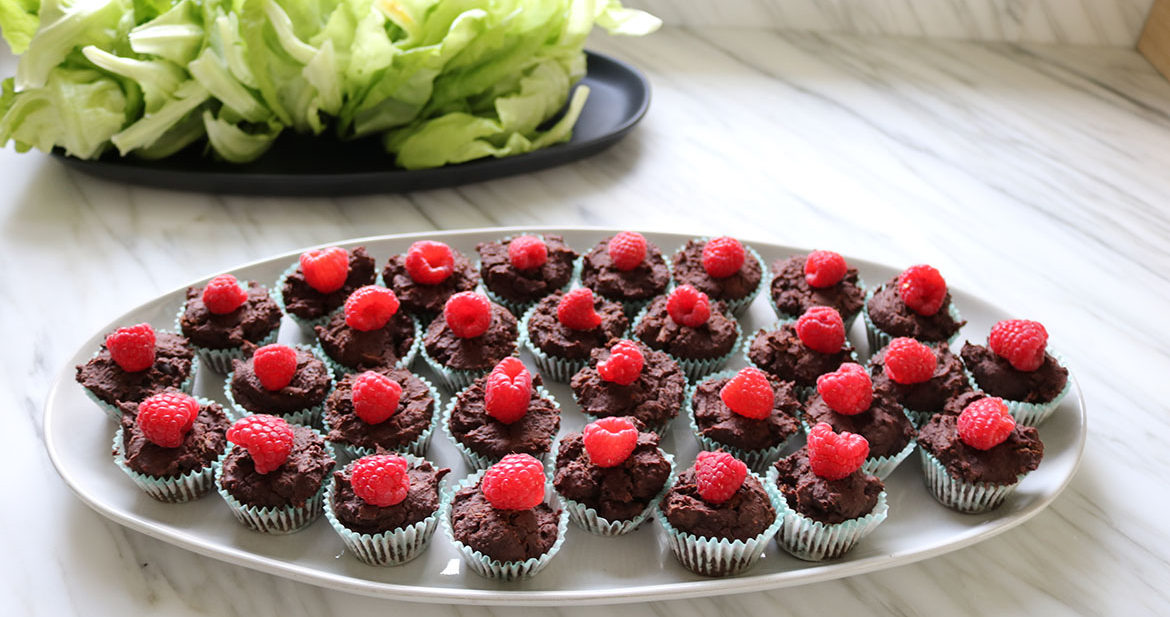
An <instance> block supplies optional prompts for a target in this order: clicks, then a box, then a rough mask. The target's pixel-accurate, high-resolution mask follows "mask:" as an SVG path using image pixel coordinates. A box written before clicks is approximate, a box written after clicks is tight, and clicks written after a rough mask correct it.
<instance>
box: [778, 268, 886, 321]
mask: <svg viewBox="0 0 1170 617" xmlns="http://www.w3.org/2000/svg"><path fill="white" fill-rule="evenodd" d="M857 288H858V289H860V290H861V295H862V297H864V298H865V299H866V302H868V300H869V295H868V294H867V292H866V287H865V281H864V280H862V279H861V277H860V276H858V277H857ZM768 306H770V307H772V312H773V313H776V318H777V319H779V320H781V321H787V320H790V319H791V320H794V321H795V320H796V319H799V318H800V315H792V314H791V313H785V312H784V311H782V310H780V307H779V306H777V305H776V298H775V297H773V296H772V290H771V284H770V283H769V289H768ZM863 312H865V305H864V304H862V306H861V310H859V311H857V312H856V313H854V314H852V315H841V320H842V321H844V322H845V334H846V335H848V334H849V330H850V329H851V328H852V327H853V323H854V322H856V321H857V317H858V315H860V314H861V313H863Z"/></svg>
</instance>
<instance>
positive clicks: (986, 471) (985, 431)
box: [918, 397, 1044, 514]
mask: <svg viewBox="0 0 1170 617" xmlns="http://www.w3.org/2000/svg"><path fill="white" fill-rule="evenodd" d="M918 445H919V446H920V448H919V452H920V453H921V455H922V471H923V474H924V476H923V479H924V480H925V481H926V487H927V488H928V489H929V490H930V491H931V493H932V494H933V495H934V498H935V499H937V500H938V501H939V503H941V504H943V505H944V506H946V507H948V508H950V509H952V510H956V511H958V512H964V513H968V514H976V513H980V512H986V511H988V510H992V509H994V508H997V507H999V506H1000V504H1002V503H1003V502H1004V500H1005V499H1006V498H1007V496H1008V495H1010V494H1011V493H1012V492H1013V491H1015V489H1016V487H1017V486H1019V484H1020V481H1021V480H1023V479H1024V476H1026V475H1027V474H1028V473H1029V472H1031V471H1032V470H1034V469H1036V468H1037V467H1038V466H1039V465H1040V459H1042V458H1043V457H1044V444H1043V443H1041V441H1040V436H1039V433H1037V431H1036V429H1035V428H1034V427H1030V426H1019V425H1017V424H1016V421H1015V419H1014V418H1012V416H1011V414H1010V413H1008V407H1007V405H1006V404H1005V403H1004V402H1003V400H1002V399H999V398H994V397H992V398H984V399H980V400H978V401H976V402H974V403H971V404H970V405H968V406H967V407H966V408H965V409H964V410H963V412H962V413H960V414H959V415H958V416H953V415H950V414H936V415H935V416H934V417H932V418H931V419H930V422H928V423H927V424H926V426H923V427H922V429H921V430H919V431H918Z"/></svg>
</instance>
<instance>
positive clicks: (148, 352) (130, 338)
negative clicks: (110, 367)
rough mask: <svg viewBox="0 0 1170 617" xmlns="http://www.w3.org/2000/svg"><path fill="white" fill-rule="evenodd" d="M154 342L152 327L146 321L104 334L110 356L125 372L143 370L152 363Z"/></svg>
mask: <svg viewBox="0 0 1170 617" xmlns="http://www.w3.org/2000/svg"><path fill="white" fill-rule="evenodd" d="M154 344H155V335H154V328H152V327H150V324H148V323H140V324H137V325H133V326H127V327H125V328H118V329H117V330H114V331H113V332H111V333H110V334H109V335H107V336H106V349H108V350H109V351H110V357H111V358H113V360H114V363H115V364H117V365H118V368H121V369H122V370H123V371H126V372H127V373H138V372H141V371H145V370H146V369H148V368H150V367H151V366H153V365H154Z"/></svg>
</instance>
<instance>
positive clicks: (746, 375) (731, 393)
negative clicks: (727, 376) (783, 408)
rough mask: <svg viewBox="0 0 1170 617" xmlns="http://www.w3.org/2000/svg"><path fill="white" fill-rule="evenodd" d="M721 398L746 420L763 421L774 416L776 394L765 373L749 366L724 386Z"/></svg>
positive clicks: (720, 392) (720, 393)
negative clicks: (773, 408)
mask: <svg viewBox="0 0 1170 617" xmlns="http://www.w3.org/2000/svg"><path fill="white" fill-rule="evenodd" d="M719 398H720V399H722V400H723V404H724V405H727V407H728V408H729V409H731V411H734V412H735V413H737V414H739V415H741V416H743V417H745V418H751V419H753V420H763V419H764V418H767V417H768V416H769V415H771V414H772V407H773V406H774V405H775V403H776V392H775V390H773V389H772V384H771V382H769V381H768V376H767V375H765V374H764V371H761V370H760V369H758V368H755V367H754V366H749V367H747V368H744V369H742V370H740V371H739V373H736V375H735V377H732V378H731V380H730V381H728V382H727V383H726V384H724V385H723V388H722V389H721V390H719Z"/></svg>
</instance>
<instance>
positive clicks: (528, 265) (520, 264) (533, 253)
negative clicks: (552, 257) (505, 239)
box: [508, 236, 548, 272]
mask: <svg viewBox="0 0 1170 617" xmlns="http://www.w3.org/2000/svg"><path fill="white" fill-rule="evenodd" d="M508 261H510V262H512V267H513V268H516V269H517V270H520V271H522V272H523V271H525V270H535V269H537V268H539V267H541V266H543V265H544V264H545V262H547V261H548V245H547V244H545V243H544V240H541V239H540V238H537V237H536V236H519V237H516V238H512V241H511V242H509V243H508Z"/></svg>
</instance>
